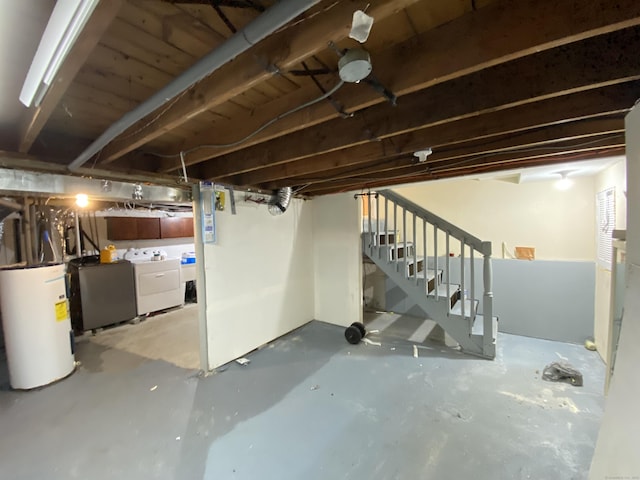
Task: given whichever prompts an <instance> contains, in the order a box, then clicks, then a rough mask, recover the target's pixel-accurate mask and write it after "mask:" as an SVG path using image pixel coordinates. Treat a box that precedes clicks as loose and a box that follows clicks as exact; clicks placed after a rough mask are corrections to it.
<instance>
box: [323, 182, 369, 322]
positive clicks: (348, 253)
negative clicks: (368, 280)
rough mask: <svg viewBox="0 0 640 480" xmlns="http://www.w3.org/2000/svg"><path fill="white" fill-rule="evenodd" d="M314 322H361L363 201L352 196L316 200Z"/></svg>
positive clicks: (332, 196)
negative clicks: (361, 229)
mask: <svg viewBox="0 0 640 480" xmlns="http://www.w3.org/2000/svg"><path fill="white" fill-rule="evenodd" d="M313 204H314V205H313V252H314V253H313V257H314V270H315V319H316V320H321V321H323V322H328V323H333V324H336V325H342V326H347V325H350V324H351V323H353V322H360V321H362V273H361V272H362V241H361V239H360V225H361V223H362V213H361V201H360V200H355V199H354V197H353V194H348V193H343V194H337V195H328V196H325V197H320V198H316V199H314V200H313Z"/></svg>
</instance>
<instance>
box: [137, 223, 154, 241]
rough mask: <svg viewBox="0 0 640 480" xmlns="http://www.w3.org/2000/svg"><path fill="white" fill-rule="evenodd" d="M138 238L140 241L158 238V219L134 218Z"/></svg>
mask: <svg viewBox="0 0 640 480" xmlns="http://www.w3.org/2000/svg"><path fill="white" fill-rule="evenodd" d="M136 220H137V222H136V226H137V230H138V238H139V239H141V240H154V239H158V238H160V219H159V218H136Z"/></svg>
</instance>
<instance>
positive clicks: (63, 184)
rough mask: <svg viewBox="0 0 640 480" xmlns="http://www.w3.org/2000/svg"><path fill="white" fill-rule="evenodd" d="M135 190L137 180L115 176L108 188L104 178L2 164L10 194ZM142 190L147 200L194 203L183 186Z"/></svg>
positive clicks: (0, 183) (123, 197) (116, 197)
mask: <svg viewBox="0 0 640 480" xmlns="http://www.w3.org/2000/svg"><path fill="white" fill-rule="evenodd" d="M136 191H138V187H136V184H134V183H127V182H116V181H115V180H114V181H110V182H109V188H105V185H104V181H102V180H98V179H95V178H81V177H74V176H71V175H55V174H51V173H36V172H25V171H23V170H10V169H5V168H0V192H3V193H6V194H11V195H25V194H28V195H30V196H33V195H43V196H51V197H57V196H60V197H72V196H75V195H76V194H78V193H85V194H87V195H89V197H90V198H91V199H99V200H112V201H122V202H126V201H133V195H134V192H136ZM142 192H143V198H144V203H176V204H180V203H191V192H190V191H189V190H186V189H184V188H174V187H165V186H160V185H142Z"/></svg>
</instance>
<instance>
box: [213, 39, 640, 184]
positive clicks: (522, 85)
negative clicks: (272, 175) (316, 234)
mask: <svg viewBox="0 0 640 480" xmlns="http://www.w3.org/2000/svg"><path fill="white" fill-rule="evenodd" d="M638 49H640V28H633V29H627V30H623V31H620V32H614V33H612V34H608V35H605V36H601V37H597V38H593V39H588V40H585V41H583V42H579V43H576V44H573V45H570V46H565V47H560V48H557V49H553V50H549V51H545V52H541V53H539V54H536V55H531V56H530V57H526V58H522V59H519V60H515V61H512V62H508V63H506V64H504V65H498V66H496V67H492V68H489V69H487V70H484V71H481V72H477V73H474V74H471V75H467V76H465V77H462V78H459V79H456V80H452V81H449V82H446V83H443V84H439V85H436V86H434V87H431V88H428V89H425V90H422V91H420V92H416V93H413V94H411V95H407V96H406V97H405V98H403V99H402V100H403V101H402V102H401V103H399V105H398V106H397V107H390V106H388V105H376V106H374V107H370V108H368V109H366V110H364V111H362V112H360V113H359V114H358V115H356V117H355V118H351V119H347V120H343V119H337V120H332V121H330V122H325V123H323V124H322V125H319V126H317V127H314V128H309V129H306V130H303V131H300V132H296V133H294V134H291V135H288V136H286V137H281V138H277V139H274V140H271V141H269V142H267V143H265V144H261V145H256V146H254V147H250V148H247V149H244V150H241V151H238V152H234V153H232V154H229V155H226V156H225V157H222V158H218V159H215V160H212V161H211V162H209V163H208V164H206V165H205V167H204V168H203V169H202V171H201V172H202V175H203V176H204V177H206V178H221V177H226V176H229V175H233V174H238V173H243V172H248V171H251V170H256V169H259V168H263V167H265V166H270V165H278V164H282V163H287V162H291V161H294V160H298V159H302V158H305V157H311V156H315V155H318V154H319V153H323V152H331V151H335V150H340V149H342V148H347V147H350V146H355V145H359V144H364V143H368V142H371V141H379V140H380V139H384V138H387V137H392V136H395V135H400V134H403V133H407V132H410V131H413V130H418V129H420V128H424V127H426V126H431V125H438V124H441V123H446V122H451V121H455V120H459V119H463V118H469V117H473V116H477V115H481V114H483V113H489V112H492V111H498V110H504V109H506V108H512V107H516V106H519V105H525V104H533V103H534V102H536V101H541V100H546V99H549V98H555V97H561V96H563V95H568V94H571V93H576V92H580V91H587V90H591V89H594V88H600V87H604V86H607V85H614V84H617V83H624V82H628V81H630V80H637V79H640V57H638V55H637V54H636V52H637V51H638ZM612 56H613V57H615V58H616V61H615V62H613V63H612V62H611V58H612ZM425 146H428V145H425Z"/></svg>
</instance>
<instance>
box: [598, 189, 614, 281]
mask: <svg viewBox="0 0 640 480" xmlns="http://www.w3.org/2000/svg"><path fill="white" fill-rule="evenodd" d="M596 216H597V217H596V225H597V229H598V232H597V235H598V236H597V250H598V251H597V253H598V264H599V265H600V266H602V267H603V268H606V269H607V270H611V255H612V239H611V235H612V234H613V230H614V229H615V227H616V191H615V188H608V189H606V190H603V191H601V192H598V194H597V196H596Z"/></svg>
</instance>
